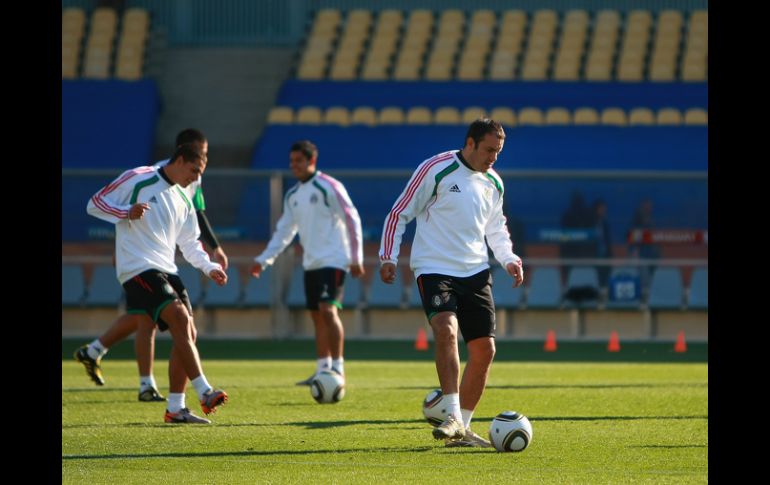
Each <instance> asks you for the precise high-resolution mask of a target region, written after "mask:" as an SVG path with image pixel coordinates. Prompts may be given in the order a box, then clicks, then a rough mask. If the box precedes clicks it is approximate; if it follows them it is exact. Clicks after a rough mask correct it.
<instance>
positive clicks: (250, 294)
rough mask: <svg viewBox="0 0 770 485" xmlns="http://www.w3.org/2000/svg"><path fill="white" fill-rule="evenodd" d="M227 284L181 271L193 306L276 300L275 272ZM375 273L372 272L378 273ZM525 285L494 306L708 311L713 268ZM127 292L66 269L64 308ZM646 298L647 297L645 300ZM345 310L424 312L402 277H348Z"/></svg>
mask: <svg viewBox="0 0 770 485" xmlns="http://www.w3.org/2000/svg"><path fill="white" fill-rule="evenodd" d="M227 273H228V278H229V280H228V284H227V285H225V286H223V287H220V286H217V285H213V284H206V285H205V286H204V285H203V281H204V280H202V279H201V274H200V272H198V271H197V270H196V269H194V268H192V267H190V266H186V265H185V266H181V267H180V272H179V274H180V277H181V278H182V280H183V281H184V282H185V285H186V287H187V290H188V293H189V295H190V299H191V301H192V303H193V305H198V304H200V303H203V304H205V305H206V306H215V307H217V306H225V307H268V306H270V302H271V298H272V289H273V287H272V285H271V274H270V271H269V270H268V271H266V272H265V273H264V274H263V275H262V277H261V278H259V279H257V278H251V277H250V278H249V279H248V283H247V284H246V285H245V286H244V287H242V286H241V279H240V275H239V273H238V268H237V267H236V266H231V267H230V268H229V269H228V270H227ZM375 273H376V272H371V274H375ZM529 273H530V274H529V275H528V278H527V285H526V286H525V287H520V288H515V289H511V288H510V287H509V286H508V285H507V284H503V283H498V284H497V285H494V286H493V290H494V297H495V303H496V305H497V307H498V308H507V309H524V308H531V309H558V308H575V307H579V308H584V309H596V308H608V309H627V310H639V309H642V308H645V307H646V308H650V309H652V310H657V309H671V310H678V309H681V310H685V309H688V310H707V309H708V268H696V269H695V270H694V271H693V272H692V276H691V280H690V286H689V288H685V286H684V283H683V279H682V274H681V272H680V270H679V268H674V267H661V268H658V269H657V270H655V271H654V273H653V274H652V278H651V280H650V284H649V288H648V289H647V290H648V291H645V292H643V293H642V292H640V293H638V294H636V295H633V297H632V298H631V299H628V300H612V299H610V300H607V301H602V299H601V298H597V299H592V300H588V301H582V302H580V303H577V304H576V303H573V302H572V301H571V300H568V299H565V297H564V295H565V292H567V291H568V290H569V289H570V288H581V287H582V288H585V287H589V288H592V289H594V290H596V292H597V294H599V295H601V291H600V287H599V279H598V274H597V271H596V269H595V268H593V267H576V268H572V269H571V271H570V272H569V275H568V278H567V282H566V285H562V282H561V274H560V272H559V269H558V268H555V267H546V266H544V267H538V268H535V269H534V270H532V271H530V272H529ZM302 274H303V270H302V267H301V266H297V267H295V270H294V272H293V274H292V278H291V281H290V284H289V288H288V291H287V293H286V300H285V302H286V304H287V305H288V306H289V307H293V308H297V307H304V305H305V295H304V290H303V283H302V282H303V277H302ZM618 274H630V275H636V276H637V277H638V275H639V272H638V269H637V268H616V269H613V271H612V275H611V277H610V279H612V277H613V276H614V275H618ZM492 275H493V279H494V280H496V281H498V282H505V281H507V280H508V279H509V278H510V277H509V276H508V275H507V274H505V271H504V270H503V269H502V268H500V267H499V266H495V267H494V269H493V272H492ZM122 294H123V291H122V288H121V287H120V285H119V284H118V282H117V280H116V279H115V269H114V268H113V267H112V266H104V265H102V266H97V267H96V268H95V269H94V272H93V275H92V277H91V281H90V285H89V286H88V287H86V285H85V281H84V278H83V272H82V270H81V267H80V265H73V264H65V265H62V305H63V306H69V307H72V306H81V305H85V306H91V307H100V306H115V305H117V304H118V303H119V302H120V300H121V298H122ZM642 294H647V295H648V296H647V297H643V296H642ZM342 303H343V306H344V307H346V308H366V307H371V308H409V307H412V308H419V307H420V306H421V304H420V297H419V294H418V293H417V286H416V285H414V284H411V283H410V284H409V285H405V284H404V282H403V280H402V279H401V278H397V279H396V282H395V284H392V285H386V284H384V283H383V282H382V280H380V278H378V277H376V275H375V276H374V277H372V278H371V280H370V283H369V284H368V285H364V283H363V282H362V281H361V280H360V279H355V278H347V280H346V282H345V294H344V298H343V302H342Z"/></svg>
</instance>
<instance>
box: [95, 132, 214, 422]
mask: <svg viewBox="0 0 770 485" xmlns="http://www.w3.org/2000/svg"><path fill="white" fill-rule="evenodd" d="M170 160H171V161H170V162H169V163H167V164H165V165H163V166H157V165H154V166H149V167H138V168H135V169H132V170H128V171H127V172H124V173H123V174H121V175H120V176H119V177H118V178H117V179H115V180H114V181H112V182H111V183H110V184H108V185H106V186H105V187H103V188H102V189H100V190H99V191H98V192H97V193H96V194H94V196H93V197H91V199H89V201H88V206H87V211H88V213H89V214H90V215H92V216H94V217H97V218H99V219H102V220H104V221H107V222H111V223H113V224H115V270H116V273H117V277H118V281H120V283H121V285H123V289H124V290H125V292H126V306H127V308H128V312H129V313H139V312H142V313H145V314H146V315H148V316H149V317H151V318H152V320H153V321H154V322H155V323H156V324H157V325H158V327H159V328H160V329H161V331H165V330H167V329H168V330H169V332H170V334H171V338H172V342H173V343H172V348H171V356H170V358H169V365H168V374H169V390H170V393H169V399H168V405H167V408H166V413H165V416H164V420H165V422H167V423H201V424H208V423H210V422H211V421H209V420H208V419H206V418H201V417H198V416H196V415H194V414H193V413H192V412H190V410H189V409H188V408H187V407H186V406H185V388H186V387H187V379H188V378H189V379H190V381H191V382H192V385H193V387H194V388H195V391H196V392H197V394H198V399H199V400H200V405H201V409H202V410H203V412H204V413H205V414H209V413H212V412H214V411H215V409H216V407H218V406H220V405H222V404H224V403H225V402H226V401H227V393H225V392H224V391H222V390H219V389H214V388H213V387H212V386H211V385H210V384H209V383H208V381H207V379H206V376H205V375H204V374H203V369H202V366H201V362H200V356H199V354H198V349H197V347H196V344H195V340H196V336H197V330H196V328H195V321H194V320H193V315H192V307H191V306H190V299H189V297H188V295H187V290H186V289H185V287H184V284H183V283H182V280H181V279H180V278H179V276H178V275H177V266H176V264H175V263H174V256H175V253H176V247H177V245H178V246H179V249H180V250H181V252H182V255H183V256H184V258H185V259H186V260H187V261H188V262H190V264H192V265H193V266H194V267H196V268H198V269H199V270H201V271H202V272H203V273H205V274H206V275H207V276H208V277H209V278H211V279H212V280H214V282H215V283H217V284H218V285H220V286H221V285H224V284H226V283H227V273H225V272H224V270H223V269H222V266H221V265H219V264H218V263H213V262H212V261H211V260H210V259H209V256H208V254H207V253H206V251H204V250H203V247H202V246H201V244H200V242H199V241H198V237H199V236H200V230H199V228H198V221H197V218H196V217H195V215H194V212H195V209H194V207H193V205H192V202H191V201H190V199H189V197H188V196H187V194H186V193H185V191H184V190H183V189H184V188H186V187H188V186H189V185H190V184H192V183H193V182H195V181H197V180H199V179H200V176H201V175H202V174H203V172H204V171H205V170H206V155H205V154H204V153H203V150H202V147H201V145H200V144H197V143H186V144H183V145H181V146H179V147H177V149H176V150H175V152H174V155H173V156H172V157H171V159H170Z"/></svg>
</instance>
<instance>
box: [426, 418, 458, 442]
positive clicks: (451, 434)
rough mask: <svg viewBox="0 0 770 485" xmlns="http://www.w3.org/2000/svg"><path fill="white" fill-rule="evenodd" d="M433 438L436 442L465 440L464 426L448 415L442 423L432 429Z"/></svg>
mask: <svg viewBox="0 0 770 485" xmlns="http://www.w3.org/2000/svg"><path fill="white" fill-rule="evenodd" d="M433 437H434V438H436V439H437V440H444V439H450V440H451V439H462V438H465V426H464V425H463V423H462V422H461V421H458V420H457V419H456V418H455V417H454V416H453V415H451V414H450V415H449V416H447V418H446V419H445V420H444V422H443V423H441V424H439V425H438V426H437V427H435V428H433Z"/></svg>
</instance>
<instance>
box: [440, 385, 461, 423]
mask: <svg viewBox="0 0 770 485" xmlns="http://www.w3.org/2000/svg"><path fill="white" fill-rule="evenodd" d="M444 400H445V401H446V403H447V415H450V414H451V415H452V416H454V417H455V418H456V419H457V420H458V421H462V419H463V415H462V413H461V412H460V393H459V392H455V393H454V394H444ZM462 422H463V423H464V422H465V421H462Z"/></svg>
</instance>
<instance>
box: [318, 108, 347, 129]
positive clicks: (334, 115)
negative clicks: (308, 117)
mask: <svg viewBox="0 0 770 485" xmlns="http://www.w3.org/2000/svg"><path fill="white" fill-rule="evenodd" d="M323 122H324V124H327V125H339V126H348V125H349V124H350V113H349V112H348V109H347V108H346V107H344V106H331V107H329V108H326V111H325V112H324V116H323Z"/></svg>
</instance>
